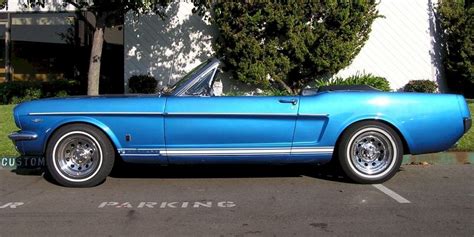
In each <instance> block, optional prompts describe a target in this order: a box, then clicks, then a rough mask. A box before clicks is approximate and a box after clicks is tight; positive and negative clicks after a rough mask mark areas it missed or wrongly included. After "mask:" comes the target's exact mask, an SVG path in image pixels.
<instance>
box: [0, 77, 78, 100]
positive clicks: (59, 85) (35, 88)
mask: <svg viewBox="0 0 474 237" xmlns="http://www.w3.org/2000/svg"><path fill="white" fill-rule="evenodd" d="M83 93H84V92H83V91H82V90H81V88H80V86H79V83H78V82H77V81H73V80H53V81H11V82H3V83H0V104H12V103H14V104H16V103H20V102H23V101H27V100H33V99H39V98H45V97H57V96H67V95H79V94H83Z"/></svg>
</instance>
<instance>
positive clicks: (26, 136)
mask: <svg viewBox="0 0 474 237" xmlns="http://www.w3.org/2000/svg"><path fill="white" fill-rule="evenodd" d="M8 138H10V139H11V140H12V141H22V140H35V139H36V138H38V134H36V133H34V132H21V131H20V132H14V133H11V134H10V135H8Z"/></svg>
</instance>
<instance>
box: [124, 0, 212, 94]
mask: <svg viewBox="0 0 474 237" xmlns="http://www.w3.org/2000/svg"><path fill="white" fill-rule="evenodd" d="M193 7H194V6H193V4H192V3H186V2H175V3H172V4H171V5H170V6H169V7H168V9H167V10H166V15H167V18H165V19H161V18H160V17H159V16H157V15H155V14H149V15H140V16H136V15H134V14H132V13H129V14H127V15H126V17H125V42H124V43H125V80H128V79H129V78H130V77H131V76H132V75H138V74H151V75H152V76H154V77H155V78H156V79H158V81H159V82H160V83H159V85H160V86H167V85H173V84H174V83H175V81H176V80H177V79H179V78H180V77H181V76H183V75H184V74H186V73H187V72H188V71H189V70H191V69H192V68H193V67H194V66H196V65H198V64H199V63H200V62H203V61H205V60H206V59H208V58H210V57H211V56H212V41H213V40H214V37H213V36H214V35H216V32H217V30H216V29H215V28H214V27H213V26H212V25H211V24H210V23H209V22H208V21H206V20H205V18H204V17H203V16H199V15H197V14H192V13H191V11H192V8H193Z"/></svg>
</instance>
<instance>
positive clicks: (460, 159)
mask: <svg viewBox="0 0 474 237" xmlns="http://www.w3.org/2000/svg"><path fill="white" fill-rule="evenodd" d="M426 163H428V164H432V165H435V164H439V165H466V164H474V152H440V153H431V154H423V155H404V156H403V161H402V165H413V164H426ZM44 164H45V162H44V158H42V157H24V158H15V157H3V158H1V159H0V170H3V169H15V168H16V167H17V166H20V167H23V168H38V167H40V166H44Z"/></svg>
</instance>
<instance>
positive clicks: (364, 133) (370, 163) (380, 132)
mask: <svg viewBox="0 0 474 237" xmlns="http://www.w3.org/2000/svg"><path fill="white" fill-rule="evenodd" d="M338 155H339V163H340V165H341V168H342V169H343V170H344V173H345V174H346V175H347V176H348V177H349V178H350V179H352V180H353V181H355V182H357V183H381V182H385V181H387V180H388V179H390V178H391V177H393V176H394V175H395V173H396V172H397V171H398V170H399V168H400V165H401V163H402V159H403V144H402V141H401V139H400V137H399V136H398V134H397V132H395V131H394V130H393V129H392V128H391V127H390V126H388V125H386V124H384V123H381V122H377V121H364V122H360V123H357V124H354V125H352V126H350V127H349V128H348V129H347V130H346V131H345V132H344V133H343V134H342V137H341V141H340V143H339V147H338Z"/></svg>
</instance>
